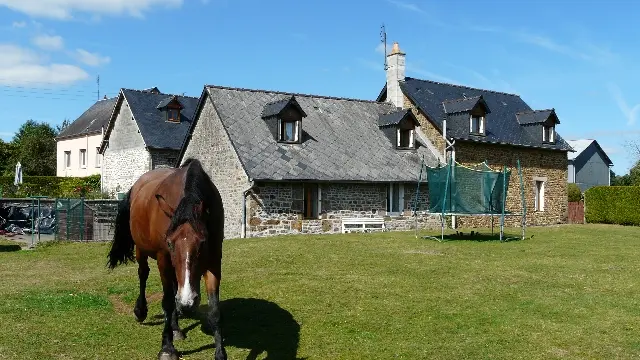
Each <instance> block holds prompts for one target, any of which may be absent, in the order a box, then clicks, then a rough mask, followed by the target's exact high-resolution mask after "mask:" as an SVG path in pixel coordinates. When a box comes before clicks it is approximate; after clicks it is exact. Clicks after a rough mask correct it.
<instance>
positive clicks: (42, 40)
mask: <svg viewBox="0 0 640 360" xmlns="http://www.w3.org/2000/svg"><path fill="white" fill-rule="evenodd" d="M32 42H33V44H34V45H36V46H37V47H39V48H41V49H44V50H62V48H63V47H64V41H63V40H62V37H61V36H57V35H55V36H51V35H38V36H36V37H34V38H33V39H32Z"/></svg>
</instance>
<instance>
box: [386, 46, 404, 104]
mask: <svg viewBox="0 0 640 360" xmlns="http://www.w3.org/2000/svg"><path fill="white" fill-rule="evenodd" d="M404 57H405V53H403V52H402V51H400V46H399V45H398V43H397V42H394V43H393V48H392V49H391V53H390V54H389V55H387V100H386V101H387V102H390V103H392V104H394V105H395V106H396V107H399V108H402V107H403V105H404V96H403V95H402V90H400V83H399V81H401V80H404V76H405V75H404V74H405V71H404V69H405V64H404Z"/></svg>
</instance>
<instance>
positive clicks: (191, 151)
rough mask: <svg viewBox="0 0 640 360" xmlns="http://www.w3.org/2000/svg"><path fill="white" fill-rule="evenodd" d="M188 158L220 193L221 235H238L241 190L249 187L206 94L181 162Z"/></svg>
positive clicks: (227, 236)
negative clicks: (221, 209) (198, 164)
mask: <svg viewBox="0 0 640 360" xmlns="http://www.w3.org/2000/svg"><path fill="white" fill-rule="evenodd" d="M190 157H191V158H195V159H198V160H200V162H201V163H202V166H203V167H204V169H205V171H206V172H207V173H208V174H209V176H210V177H211V180H212V181H213V183H214V184H215V185H216V187H217V188H218V191H219V192H220V195H221V197H222V202H223V205H224V210H225V226H224V228H225V229H224V233H225V238H236V237H240V235H241V232H242V204H243V198H242V193H243V192H244V190H246V189H247V188H248V187H249V180H248V177H247V174H246V173H245V171H244V169H243V167H242V165H241V163H240V160H239V159H238V156H237V154H236V152H235V149H234V148H233V146H232V145H231V142H230V141H229V138H228V136H227V134H226V131H225V130H224V127H223V125H222V122H221V121H220V118H219V117H218V114H217V112H216V111H215V108H214V107H213V103H212V102H211V99H210V98H209V97H207V100H206V102H205V104H204V105H203V109H202V111H201V112H200V115H199V118H198V119H197V124H196V127H195V129H194V131H193V135H192V137H191V139H190V140H189V143H188V144H187V147H186V149H185V153H184V156H183V158H182V159H181V162H184V160H186V159H187V158H190Z"/></svg>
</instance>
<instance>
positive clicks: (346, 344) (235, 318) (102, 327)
mask: <svg viewBox="0 0 640 360" xmlns="http://www.w3.org/2000/svg"><path fill="white" fill-rule="evenodd" d="M514 233H517V231H516V230H514V231H513V232H512V234H514ZM531 234H533V235H534V237H533V238H528V239H526V240H523V241H512V242H505V243H500V242H497V241H465V240H452V241H447V242H443V243H440V242H436V241H433V240H424V239H415V237H414V236H413V233H393V232H391V233H384V234H355V235H329V236H287V237H278V238H262V239H244V240H230V241H227V242H225V249H224V251H225V252H224V265H223V281H222V293H221V300H222V312H223V321H224V323H223V335H224V337H225V342H226V344H227V352H228V354H229V359H265V358H267V355H268V356H269V359H285V360H286V359H302V358H307V359H466V358H471V359H479V358H483V359H484V358H491V359H588V358H597V359H605V358H606V359H609V358H616V359H631V358H637V357H638V356H640V336H639V334H640V325H638V324H640V306H639V305H640V304H639V301H638V299H639V297H638V292H639V289H638V280H637V279H639V278H640V262H639V261H638V259H639V258H640V243H639V242H638V241H639V239H640V237H639V235H640V229H639V228H632V227H620V226H600V225H586V226H561V227H554V228H531V229H529V230H528V235H531ZM11 245H13V243H11V242H6V241H4V242H0V297H1V298H2V301H0V323H2V324H3V334H2V336H0V359H30V360H31V359H151V358H155V356H156V354H157V352H158V350H159V347H160V333H161V331H162V319H161V316H160V315H161V308H160V301H159V300H160V296H158V295H159V293H160V291H161V288H160V284H159V277H158V273H157V270H155V268H154V266H155V264H151V265H152V272H151V276H150V278H149V286H148V297H149V298H150V309H149V317H148V318H147V320H146V322H145V323H144V324H142V325H141V324H138V323H136V322H135V320H134V318H133V313H132V309H133V303H134V301H135V298H136V296H137V288H138V282H137V270H136V269H137V268H136V266H135V265H129V266H125V267H120V268H117V269H116V270H115V271H113V272H109V271H107V270H106V268H105V266H104V265H105V260H106V258H105V255H106V252H107V244H64V243H63V244H53V245H49V246H46V247H42V248H37V249H36V250H31V251H24V250H22V251H21V250H19V249H18V250H16V249H15V247H12V246H11ZM204 301H206V300H204ZM203 310H204V309H203ZM180 324H181V327H182V328H183V329H185V330H186V331H187V339H186V340H184V341H177V342H176V343H175V344H176V347H177V349H178V350H179V351H181V352H182V358H183V359H211V358H213V349H212V338H211V336H210V335H209V334H208V332H209V331H208V330H207V329H206V328H203V327H202V326H201V322H200V320H199V319H198V318H185V319H181V320H180Z"/></svg>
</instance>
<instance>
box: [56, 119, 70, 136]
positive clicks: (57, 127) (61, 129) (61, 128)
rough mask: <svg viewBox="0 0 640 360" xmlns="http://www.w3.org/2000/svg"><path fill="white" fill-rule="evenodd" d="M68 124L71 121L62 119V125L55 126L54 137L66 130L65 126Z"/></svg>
mask: <svg viewBox="0 0 640 360" xmlns="http://www.w3.org/2000/svg"><path fill="white" fill-rule="evenodd" d="M70 124H71V121H69V119H64V120H63V121H62V124H60V125H56V136H58V135H60V133H61V132H63V131H64V129H66V128H67V126H69V125H70Z"/></svg>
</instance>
